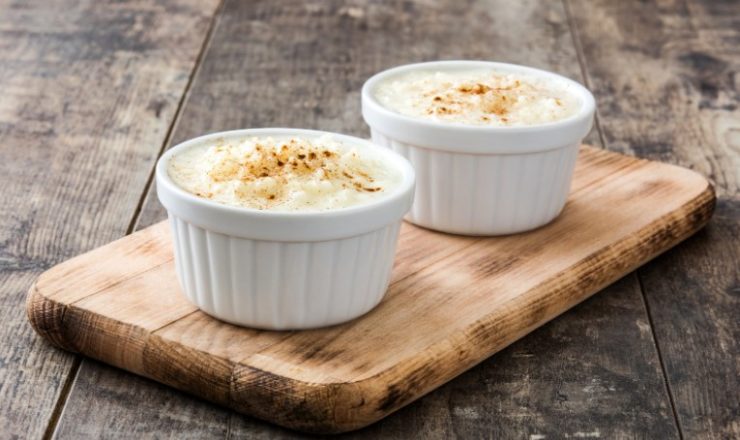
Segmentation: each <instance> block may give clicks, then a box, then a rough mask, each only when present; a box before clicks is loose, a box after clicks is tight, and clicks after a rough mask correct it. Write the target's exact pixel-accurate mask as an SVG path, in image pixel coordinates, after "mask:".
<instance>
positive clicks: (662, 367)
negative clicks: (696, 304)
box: [635, 269, 684, 440]
mask: <svg viewBox="0 0 740 440" xmlns="http://www.w3.org/2000/svg"><path fill="white" fill-rule="evenodd" d="M635 277H636V278H637V285H638V286H640V297H641V298H642V304H643V306H644V307H645V314H646V315H647V318H648V323H650V334H651V335H652V337H653V343H654V344H655V351H656V352H657V354H658V362H659V363H660V371H661V373H662V375H663V387H664V388H665V390H666V393H667V394H668V400H669V402H670V404H671V412H672V413H673V418H674V419H675V421H676V429H677V430H678V437H679V439H681V440H683V438H684V436H683V428H682V427H681V419H680V418H679V417H678V412H677V411H676V399H675V398H674V397H673V390H672V389H671V386H670V384H669V382H668V373H667V370H666V366H665V361H664V360H663V353H662V352H661V350H660V343H659V342H658V335H657V334H655V323H654V322H653V314H652V312H651V310H650V305H649V304H648V300H647V296H646V295H645V286H644V283H643V282H642V277H641V276H640V270H639V269H638V270H636V271H635Z"/></svg>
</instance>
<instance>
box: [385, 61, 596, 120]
mask: <svg viewBox="0 0 740 440" xmlns="http://www.w3.org/2000/svg"><path fill="white" fill-rule="evenodd" d="M568 86H569V85H568V83H566V82H565V81H559V80H558V79H556V78H544V77H538V76H536V75H532V74H525V73H520V72H517V73H510V72H502V71H497V70H493V69H480V68H477V69H471V70H459V71H458V70H454V71H450V70H447V71H435V70H414V71H411V72H407V73H405V74H402V75H398V76H394V77H390V78H387V79H386V80H384V81H383V82H381V83H380V84H378V86H377V88H376V89H375V98H376V99H377V100H378V102H379V103H380V104H381V105H383V106H384V107H386V108H388V109H390V110H393V111H395V112H398V113H400V114H402V115H406V116H411V117H415V118H422V119H428V120H433V121H437V122H442V123H454V124H465V125H478V126H494V127H496V126H501V127H503V126H528V125H539V124H544V123H548V122H555V121H559V120H562V119H566V118H568V117H570V116H572V115H574V114H576V113H577V112H578V111H579V109H580V107H581V105H582V104H581V102H580V100H579V99H578V98H577V97H576V96H575V95H574V94H573V93H571V92H569V91H568V90H567V89H568Z"/></svg>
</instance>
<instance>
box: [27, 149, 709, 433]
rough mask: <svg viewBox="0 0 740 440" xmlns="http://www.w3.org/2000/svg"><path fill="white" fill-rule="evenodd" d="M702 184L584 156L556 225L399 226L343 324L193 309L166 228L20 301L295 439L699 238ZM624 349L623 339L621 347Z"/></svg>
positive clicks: (47, 325) (89, 351)
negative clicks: (388, 257)
mask: <svg viewBox="0 0 740 440" xmlns="http://www.w3.org/2000/svg"><path fill="white" fill-rule="evenodd" d="M714 202H715V198H714V190H713V188H712V187H711V185H710V184H709V183H708V182H707V181H706V180H705V179H704V178H703V177H701V176H700V175H698V174H696V173H694V172H692V171H689V170H685V169H682V168H678V167H675V166H671V165H666V164H661V163H657V162H650V161H645V160H638V159H634V158H631V157H627V156H622V155H619V154H616V153H609V152H606V151H603V150H599V149H596V148H593V147H583V149H582V151H581V155H580V157H579V162H578V166H577V169H576V176H575V179H574V182H573V186H572V193H571V197H570V198H569V201H568V203H567V205H566V208H565V210H564V212H563V214H562V215H561V216H560V217H559V218H558V219H557V220H556V221H554V222H553V223H551V224H550V225H548V226H546V227H543V228H540V229H538V230H536V231H533V232H530V233H527V234H519V235H512V236H507V237H496V238H472V237H460V236H453V235H446V234H441V233H436V232H432V231H428V230H424V229H421V228H418V227H415V226H412V225H410V224H404V227H403V228H402V232H401V239H400V243H399V251H398V254H397V259H396V265H395V267H394V273H393V278H392V282H391V287H390V289H389V292H388V295H387V296H386V298H385V299H384V300H383V302H382V303H381V304H380V306H379V307H377V308H376V309H375V310H373V311H372V312H370V313H369V314H367V315H365V316H364V317H362V318H360V319H357V320H354V321H352V322H350V323H347V324H343V325H339V326H334V327H330V328H327V329H320V330H310V331H301V332H268V331H257V330H251V329H245V328H240V327H236V326H232V325H229V324H225V323H221V322H220V321H217V320H215V319H213V318H211V317H208V316H207V315H205V314H203V313H202V312H200V311H198V310H197V309H196V308H195V307H194V306H193V305H191V304H190V303H188V302H187V301H186V300H185V298H184V297H183V296H182V295H181V294H180V291H179V286H178V284H177V281H176V279H175V274H174V265H173V261H172V255H171V251H170V242H169V240H170V238H169V232H168V227H167V225H166V224H165V223H160V224H157V225H155V226H152V227H150V228H147V229H145V230H142V231H141V232H137V233H135V234H132V235H131V236H129V237H126V238H124V239H121V240H119V241H116V242H113V243H111V244H109V245H107V246H104V247H102V248H99V249H97V250H94V251H92V252H90V253H87V254H84V255H82V256H79V257H76V258H74V259H71V260H69V261H67V262H65V263H62V264H60V265H58V266H56V267H54V268H52V269H50V270H48V271H47V272H45V273H44V274H43V275H42V276H41V277H40V278H39V280H38V281H37V283H36V284H35V285H34V287H33V288H32V289H31V291H30V292H29V296H28V304H27V306H28V308H27V310H28V315H29V319H30V320H31V322H32V324H33V326H34V328H35V329H36V330H37V331H38V332H39V333H40V334H41V335H43V336H44V337H46V338H47V339H48V340H50V341H52V342H53V343H54V344H56V345H58V346H60V347H62V348H66V349H68V350H71V351H77V352H80V353H82V354H85V355H87V356H90V357H93V358H96V359H99V360H102V361H104V362H107V363H109V364H111V365H114V366H117V367H121V368H123V369H126V370H129V371H132V372H134V373H138V374H141V375H143V376H146V377H149V378H152V379H155V380H157V381H160V382H163V383H165V384H167V385H171V386H174V387H176V388H179V389H182V390H185V391H187V392H190V393H193V394H196V395H198V396H201V397H203V398H206V399H208V400H211V401H214V402H216V403H219V404H222V405H224V406H228V407H231V408H233V409H235V410H237V411H240V412H244V413H247V414H252V415H255V416H257V417H260V418H262V419H265V420H269V421H272V422H274V423H277V424H280V425H283V426H287V427H290V428H294V429H299V430H305V431H311V432H342V431H347V430H352V429H357V428H360V427H363V426H366V425H368V424H370V423H372V422H374V421H377V420H379V419H380V418H382V417H384V416H386V415H387V414H389V413H391V412H393V411H395V410H397V409H399V408H401V407H402V406H404V405H406V404H408V403H410V402H411V401H413V400H415V399H417V398H419V397H420V396H422V395H424V394H426V393H427V392H429V391H431V390H432V389H434V388H436V387H438V386H440V385H441V384H443V383H444V382H446V381H448V380H450V379H452V378H453V377H455V376H457V375H458V374H460V373H461V372H463V371H465V370H467V369H468V368H470V367H472V366H473V365H475V364H477V363H479V362H480V361H482V360H483V359H485V358H486V357H488V356H490V355H491V354H493V353H495V352H497V351H499V350H501V349H502V348H504V347H506V346H507V345H509V344H511V343H512V342H513V341H515V340H517V339H519V338H521V337H522V336H523V335H525V334H527V333H529V332H530V331H532V330H533V329H535V328H537V327H539V326H540V325H542V324H544V323H545V322H547V321H549V320H550V319H552V318H553V317H555V316H557V315H559V314H560V313H562V312H563V311H565V310H567V309H569V308H570V307H572V306H573V305H575V304H577V303H579V302H581V301H582V300H584V299H585V298H587V297H589V296H590V295H591V294H593V293H595V292H597V291H598V290H600V289H602V288H603V287H605V286H606V285H608V284H610V283H612V282H614V281H615V280H617V279H619V278H620V277H621V276H623V275H624V274H626V273H628V272H630V271H632V270H634V269H635V268H636V267H638V266H639V265H641V264H643V263H645V262H646V261H648V260H650V259H652V258H653V257H655V256H656V255H657V254H659V253H661V252H663V251H665V250H666V249H668V248H670V247H672V246H673V245H675V244H677V243H678V242H680V241H682V240H683V239H685V238H686V237H688V236H690V235H691V234H692V233H694V232H696V231H697V230H698V229H699V228H701V227H702V226H703V225H704V224H706V222H707V221H708V220H709V217H710V216H711V214H712V212H713V209H714ZM615 343H618V341H615Z"/></svg>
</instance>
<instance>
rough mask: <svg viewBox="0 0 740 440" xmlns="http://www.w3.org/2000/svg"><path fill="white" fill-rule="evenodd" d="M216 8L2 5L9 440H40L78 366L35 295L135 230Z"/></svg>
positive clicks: (3, 375)
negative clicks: (30, 307) (34, 288)
mask: <svg viewBox="0 0 740 440" xmlns="http://www.w3.org/2000/svg"><path fill="white" fill-rule="evenodd" d="M213 10H214V2H195V1H187V0H182V1H180V0H170V1H166V2H161V3H158V4H156V5H150V4H143V3H125V2H124V3H121V2H117V1H76V2H46V1H36V2H1V3H0V66H2V67H0V90H2V96H1V97H0V146H1V147H0V175H2V185H3V190H2V191H1V192H0V205H2V206H3V209H0V321H2V322H3V325H2V326H0V339H2V340H3V341H6V342H5V343H3V344H2V345H0V427H1V428H0V431H2V434H1V435H0V436H2V437H10V438H13V437H22V438H39V437H41V436H42V434H43V433H44V431H45V430H46V429H47V424H48V422H49V420H50V418H52V417H53V416H52V414H53V413H54V408H55V403H56V401H57V399H58V397H59V396H60V394H62V393H63V391H62V389H63V387H64V384H65V383H66V381H67V380H68V374H69V373H70V370H71V367H72V366H73V359H74V357H72V356H69V355H67V354H65V353H62V352H60V351H59V350H56V349H53V348H51V347H50V346H49V345H48V344H46V343H44V342H42V340H40V339H38V337H37V336H36V335H34V334H33V332H32V331H31V328H30V326H28V325H27V323H26V318H25V316H23V313H21V310H22V308H23V301H24V295H23V291H24V290H25V289H26V288H27V287H28V286H29V285H30V284H31V282H32V280H33V279H34V278H36V277H37V276H38V274H39V273H40V272H41V271H42V270H43V269H45V268H48V267H49V266H50V265H52V264H55V263H57V262H59V261H62V260H64V259H67V258H69V257H72V256H73V255H75V254H78V253H80V252H83V251H86V250H88V249H91V248H93V247H96V246H99V245H100V244H102V243H105V242H108V241H110V240H112V239H115V238H117V237H120V236H122V235H124V234H125V233H126V231H127V228H128V226H129V223H130V222H131V217H132V214H133V212H134V211H135V209H136V206H137V204H138V203H139V201H140V197H141V189H142V188H143V187H144V185H145V183H146V181H147V179H148V177H149V172H150V170H151V169H152V166H153V163H154V160H155V159H156V157H157V154H158V153H159V150H160V148H161V146H162V143H163V141H164V139H165V137H166V135H167V130H168V127H169V126H170V124H171V122H172V121H173V119H174V114H175V111H176V108H177V106H178V102H179V99H180V96H181V95H182V94H183V91H184V89H185V87H186V84H187V82H188V77H189V73H190V71H191V70H192V68H193V66H194V63H195V59H196V57H197V55H198V53H199V51H200V48H201V43H202V37H203V34H204V32H205V29H206V27H207V25H208V22H209V18H210V15H209V14H211V13H212V12H213ZM61 312H62V311H61V310H59V309H53V308H52V309H51V310H50V313H61Z"/></svg>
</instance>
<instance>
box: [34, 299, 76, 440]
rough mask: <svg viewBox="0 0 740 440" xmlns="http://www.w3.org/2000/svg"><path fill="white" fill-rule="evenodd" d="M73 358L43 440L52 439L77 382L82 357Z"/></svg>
mask: <svg viewBox="0 0 740 440" xmlns="http://www.w3.org/2000/svg"><path fill="white" fill-rule="evenodd" d="M65 310H66V308H65ZM74 357H75V358H74V361H73V362H72V367H71V368H70V370H69V374H68V375H67V378H66V379H65V380H64V384H63V385H62V390H61V391H60V392H59V397H58V398H57V402H56V404H55V405H54V409H53V410H52V412H51V417H49V423H48V424H47V425H46V430H44V434H43V435H42V436H41V438H42V439H44V440H47V439H51V438H53V437H54V434H55V433H56V430H57V427H58V426H59V420H61V419H62V413H63V412H64V408H65V407H66V406H67V405H66V403H67V398H68V397H69V393H70V391H71V390H72V384H73V383H74V382H75V380H77V375H78V374H79V373H80V367H82V355H81V354H77V353H75V354H74Z"/></svg>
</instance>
